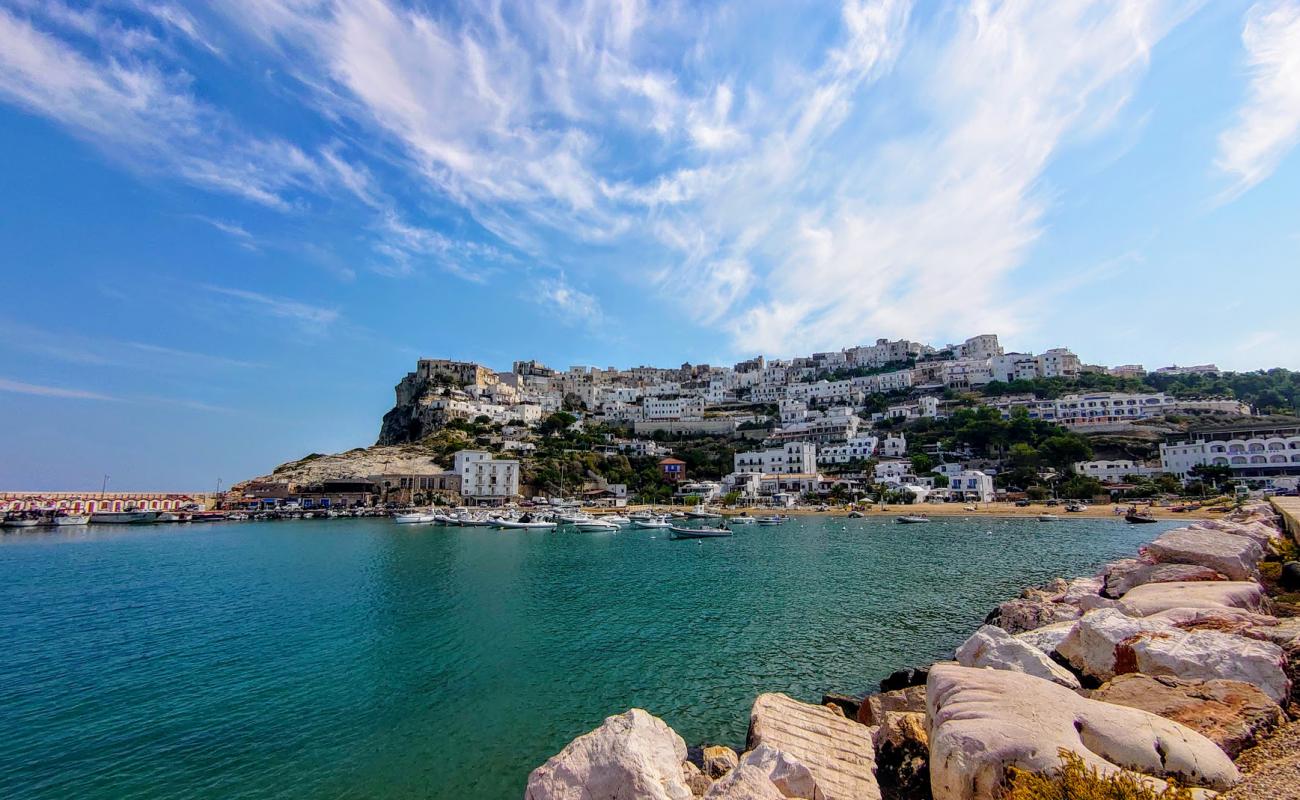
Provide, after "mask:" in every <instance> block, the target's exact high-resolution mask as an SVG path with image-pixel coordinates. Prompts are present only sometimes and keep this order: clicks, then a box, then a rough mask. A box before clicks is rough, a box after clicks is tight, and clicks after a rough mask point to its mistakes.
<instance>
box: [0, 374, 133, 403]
mask: <svg viewBox="0 0 1300 800" xmlns="http://www.w3.org/2000/svg"><path fill="white" fill-rule="evenodd" d="M0 392H9V393H11V394H27V395H33V396H35V397H57V398H61V399H65V400H109V401H116V400H117V399H118V398H116V397H110V396H108V395H106V394H100V393H98V392H88V391H85V390H82V389H65V388H62V387H59V386H42V385H40V384H36V383H24V382H22V381H11V380H9V379H8V378H0Z"/></svg>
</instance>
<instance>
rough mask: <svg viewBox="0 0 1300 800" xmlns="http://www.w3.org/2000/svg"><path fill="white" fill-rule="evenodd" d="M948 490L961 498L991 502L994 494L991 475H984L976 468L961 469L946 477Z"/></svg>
mask: <svg viewBox="0 0 1300 800" xmlns="http://www.w3.org/2000/svg"><path fill="white" fill-rule="evenodd" d="M948 491H949V492H950V493H953V494H957V495H959V496H960V497H961V499H963V500H977V501H979V502H981V503H991V502H993V498H994V496H995V493H994V491H993V476H991V475H986V474H985V473H983V472H980V471H979V470H977V469H966V470H962V471H961V472H959V473H957V474H956V475H953V476H951V477H949V478H948Z"/></svg>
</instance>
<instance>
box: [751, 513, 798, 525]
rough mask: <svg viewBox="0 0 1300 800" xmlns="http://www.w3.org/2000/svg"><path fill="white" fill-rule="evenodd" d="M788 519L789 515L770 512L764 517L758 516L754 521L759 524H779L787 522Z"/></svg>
mask: <svg viewBox="0 0 1300 800" xmlns="http://www.w3.org/2000/svg"><path fill="white" fill-rule="evenodd" d="M789 519H790V518H789V517H783V516H781V515H780V514H772V515H770V516H766V517H759V518H758V519H757V520H756V521H757V522H758V524H759V525H780V524H781V523H783V522H788V521H789Z"/></svg>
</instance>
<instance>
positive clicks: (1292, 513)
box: [1272, 497, 1300, 543]
mask: <svg viewBox="0 0 1300 800" xmlns="http://www.w3.org/2000/svg"><path fill="white" fill-rule="evenodd" d="M1272 503H1273V508H1275V509H1277V513H1279V514H1281V515H1282V527H1283V528H1284V529H1285V530H1286V532H1287V535H1289V536H1290V537H1291V539H1292V540H1293V541H1295V542H1297V543H1300V497H1274V498H1272Z"/></svg>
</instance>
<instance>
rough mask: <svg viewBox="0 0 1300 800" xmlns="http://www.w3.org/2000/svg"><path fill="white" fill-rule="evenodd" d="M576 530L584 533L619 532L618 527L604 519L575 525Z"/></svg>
mask: <svg viewBox="0 0 1300 800" xmlns="http://www.w3.org/2000/svg"><path fill="white" fill-rule="evenodd" d="M573 527H575V528H577V529H578V530H580V531H582V532H583V533H602V532H604V531H610V532H614V531H617V530H618V525H616V524H614V523H613V522H609V521H607V520H603V519H589V520H584V521H582V522H577V523H574V526H573Z"/></svg>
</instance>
